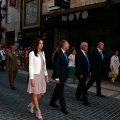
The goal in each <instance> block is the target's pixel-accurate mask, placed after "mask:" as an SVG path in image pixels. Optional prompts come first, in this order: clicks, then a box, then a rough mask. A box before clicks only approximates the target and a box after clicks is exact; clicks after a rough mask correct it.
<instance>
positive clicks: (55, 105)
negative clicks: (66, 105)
mask: <svg viewBox="0 0 120 120" xmlns="http://www.w3.org/2000/svg"><path fill="white" fill-rule="evenodd" d="M50 106H52V107H54V108H59V106H58V105H57V104H51V103H50Z"/></svg>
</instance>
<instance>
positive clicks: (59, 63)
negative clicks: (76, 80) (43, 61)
mask: <svg viewBox="0 0 120 120" xmlns="http://www.w3.org/2000/svg"><path fill="white" fill-rule="evenodd" d="M53 64H54V65H53V75H52V78H53V79H56V78H59V81H60V83H64V82H65V81H66V80H67V78H68V62H67V61H66V58H65V56H64V54H63V51H62V50H61V49H59V50H58V51H56V52H55V54H54V63H53Z"/></svg>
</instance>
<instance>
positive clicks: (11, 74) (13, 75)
mask: <svg viewBox="0 0 120 120" xmlns="http://www.w3.org/2000/svg"><path fill="white" fill-rule="evenodd" d="M16 75H17V71H9V83H10V87H14V80H15V78H16Z"/></svg>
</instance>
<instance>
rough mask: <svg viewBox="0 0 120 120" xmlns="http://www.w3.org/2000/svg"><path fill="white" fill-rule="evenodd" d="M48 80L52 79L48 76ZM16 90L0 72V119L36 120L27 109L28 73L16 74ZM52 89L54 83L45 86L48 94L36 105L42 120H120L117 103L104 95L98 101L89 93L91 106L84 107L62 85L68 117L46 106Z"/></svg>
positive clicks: (70, 89) (73, 90)
mask: <svg viewBox="0 0 120 120" xmlns="http://www.w3.org/2000/svg"><path fill="white" fill-rule="evenodd" d="M49 79H51V78H50V77H49ZM15 87H16V90H14V91H13V90H11V89H10V87H9V81H8V75H7V73H6V72H0V120H6V119H8V120H35V119H36V117H35V111H34V114H31V113H30V112H29V110H28V107H27V105H28V103H29V102H30V101H31V95H30V94H28V93H27V92H26V91H27V74H24V71H23V73H18V75H17V78H16V80H15ZM54 87H55V83H54V81H52V80H51V81H50V82H49V83H48V84H47V92H46V93H45V95H44V97H43V98H42V99H41V100H40V102H39V105H40V108H41V111H42V115H43V117H44V120H120V100H119V99H116V98H113V97H110V96H106V98H99V97H97V96H96V95H95V93H92V92H89V94H88V99H89V101H90V102H91V106H90V107H87V106H84V105H83V104H82V102H79V101H76V99H75V91H76V88H75V87H71V86H68V85H67V84H66V85H65V100H66V104H67V109H68V111H69V114H68V115H64V114H63V113H62V112H61V110H60V109H55V108H52V107H51V106H49V101H50V99H51V95H52V93H53V90H54ZM57 104H58V105H59V102H57Z"/></svg>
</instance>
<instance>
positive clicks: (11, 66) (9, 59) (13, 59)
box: [5, 45, 20, 90]
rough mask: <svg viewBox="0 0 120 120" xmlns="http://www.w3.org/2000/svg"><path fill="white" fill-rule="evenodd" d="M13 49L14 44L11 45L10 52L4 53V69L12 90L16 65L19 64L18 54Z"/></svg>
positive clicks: (16, 69)
mask: <svg viewBox="0 0 120 120" xmlns="http://www.w3.org/2000/svg"><path fill="white" fill-rule="evenodd" d="M15 49H16V47H15V45H11V46H10V52H8V53H6V57H5V63H6V70H7V72H8V74H9V83H10V87H11V89H12V90H15V87H14V79H15V77H16V75H17V72H18V65H20V59H19V55H18V52H17V51H15Z"/></svg>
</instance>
